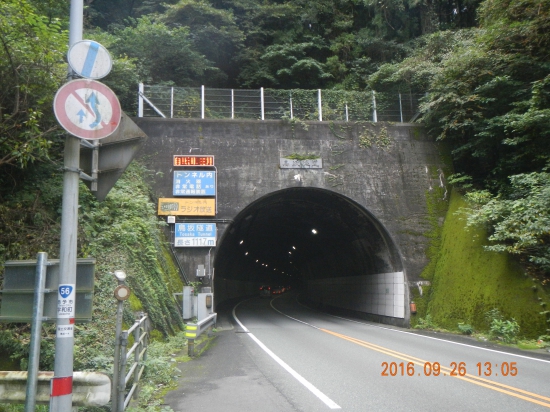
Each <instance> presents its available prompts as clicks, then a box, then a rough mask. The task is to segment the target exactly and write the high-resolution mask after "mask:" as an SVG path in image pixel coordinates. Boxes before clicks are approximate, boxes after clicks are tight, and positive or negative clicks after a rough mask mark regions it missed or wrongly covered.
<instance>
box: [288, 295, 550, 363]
mask: <svg viewBox="0 0 550 412" xmlns="http://www.w3.org/2000/svg"><path fill="white" fill-rule="evenodd" d="M296 302H298V304H299V305H301V306H303V307H305V308H308V309H310V310H313V311H315V309H313V308H310V307H309V306H306V305H304V304H302V303H301V302H300V301H298V300H296ZM317 312H319V311H317ZM320 313H324V314H325V315H327V316H331V317H333V318H337V319H342V320H347V321H348V322H352V323H359V324H361V325H365V326H370V327H372V328H378V329H384V330H387V331H390V332H397V333H404V334H406V335H412V336H417V337H419V338H425V339H432V340H438V341H441V342H446V343H452V344H453V345H459V346H466V347H468V348H473V349H479V350H485V351H488V352H495V353H500V354H501V355H508V356H515V357H516V358H523V359H529V360H532V361H537V362H544V363H550V361H547V360H545V359H539V358H532V357H530V356H525V355H518V354H515V353H509V352H503V351H500V350H496V349H489V348H482V347H481V346H474V345H468V344H467V343H460V342H453V341H452V340H447V339H441V338H434V337H432V336H426V335H420V334H418V333H412V332H407V331H404V330H398V329H392V328H385V327H384V326H378V325H372V324H370V323H366V322H361V321H358V320H353V319H348V318H344V317H342V316H336V315H331V314H330V313H325V312H320ZM285 316H286V315H285ZM300 322H302V321H300ZM302 323H305V322H302Z"/></svg>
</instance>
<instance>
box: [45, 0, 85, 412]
mask: <svg viewBox="0 0 550 412" xmlns="http://www.w3.org/2000/svg"><path fill="white" fill-rule="evenodd" d="M83 14H84V5H83V0H71V12H70V22H69V47H70V46H72V45H73V44H74V43H76V42H78V41H80V40H82V27H83ZM72 75H73V72H72V70H71V69H70V68H69V77H72ZM79 159H80V139H78V138H77V137H74V136H72V135H70V134H67V137H66V139H65V152H64V168H63V173H64V174H63V203H62V217H61V242H60V252H59V257H60V261H59V288H58V304H57V333H56V338H55V364H54V377H53V379H52V383H51V392H50V411H53V412H70V411H71V410H72V401H73V348H74V322H75V298H76V252H77V233H78V185H79V181H80V170H79V166H80V164H79V163H80V161H79Z"/></svg>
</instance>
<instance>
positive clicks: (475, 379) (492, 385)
mask: <svg viewBox="0 0 550 412" xmlns="http://www.w3.org/2000/svg"><path fill="white" fill-rule="evenodd" d="M319 330H321V331H323V332H325V333H328V334H330V335H333V336H336V337H338V338H341V339H344V340H347V341H349V342H352V343H355V344H356V345H359V346H363V347H365V348H367V349H371V350H374V351H377V352H381V353H383V354H386V355H389V356H392V357H394V358H397V359H401V360H404V361H407V362H411V363H414V364H415V365H419V366H424V365H425V364H426V363H430V364H433V363H434V362H428V361H425V360H423V359H420V358H416V357H414V356H411V355H407V354H405V353H401V352H397V351H394V350H392V349H388V348H385V347H383V346H379V345H375V344H374V343H370V342H366V341H363V340H360V339H357V338H353V337H351V336H346V335H342V334H340V333H337V332H333V331H330V330H328V329H323V328H320V329H319ZM440 369H441V370H444V371H447V372H453V369H451V368H449V367H446V366H443V365H441V364H440ZM454 372H455V374H451V373H449V376H452V377H453V378H457V379H460V380H463V381H466V382H470V383H473V384H475V385H478V386H482V387H484V388H488V389H492V390H494V391H497V392H501V393H504V394H506V395H510V396H514V397H516V398H519V399H523V400H526V401H529V402H532V403H535V404H538V405H541V406H545V407H547V408H550V403H546V402H541V401H539V400H537V399H533V398H539V399H543V400H545V401H548V402H550V398H548V397H546V396H542V395H538V394H536V393H532V392H529V391H525V390H523V389H519V388H515V387H513V386H509V385H506V384H503V383H499V382H495V381H491V380H489V379H485V378H482V377H480V376H475V375H470V374H465V375H463V376H460V375H458V374H456V370H454ZM498 386H500V387H501V388H506V389H509V390H506V389H501V388H499V387H498ZM510 391H515V392H518V393H513V392H510ZM520 393H522V394H525V395H527V396H523V395H520ZM528 396H531V398H529V397H528Z"/></svg>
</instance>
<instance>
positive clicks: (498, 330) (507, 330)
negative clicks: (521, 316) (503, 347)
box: [485, 308, 520, 343]
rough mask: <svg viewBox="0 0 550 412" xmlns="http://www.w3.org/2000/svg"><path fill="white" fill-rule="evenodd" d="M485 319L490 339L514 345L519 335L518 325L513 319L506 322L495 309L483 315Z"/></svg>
mask: <svg viewBox="0 0 550 412" xmlns="http://www.w3.org/2000/svg"><path fill="white" fill-rule="evenodd" d="M485 319H487V320H488V321H489V332H490V333H491V337H493V338H496V339H499V340H502V341H503V342H504V343H514V342H515V341H516V338H517V335H518V334H519V330H520V327H519V324H518V323H517V322H516V320H515V319H514V318H512V319H511V320H506V319H504V317H503V316H502V314H501V313H500V311H499V310H498V309H496V308H493V309H491V310H490V311H488V312H486V313H485Z"/></svg>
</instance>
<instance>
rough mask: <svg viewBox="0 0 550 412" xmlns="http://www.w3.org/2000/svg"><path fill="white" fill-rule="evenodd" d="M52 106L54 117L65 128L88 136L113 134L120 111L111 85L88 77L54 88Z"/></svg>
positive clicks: (94, 138) (98, 137) (117, 124)
mask: <svg viewBox="0 0 550 412" xmlns="http://www.w3.org/2000/svg"><path fill="white" fill-rule="evenodd" d="M53 107H54V112H55V117H56V118H57V121H58V122H59V124H60V125H61V126H62V127H63V128H64V129H65V130H66V131H68V132H69V133H71V134H72V135H74V136H76V137H80V138H82V139H87V140H96V139H103V138H104V137H107V136H109V135H111V134H113V133H114V132H115V130H116V129H117V128H118V126H119V124H120V119H121V112H122V110H121V108H120V103H119V101H118V98H117V97H116V95H115V94H114V92H113V91H112V90H111V89H109V88H108V87H107V86H105V85H104V84H103V83H100V82H97V81H95V80H88V79H78V80H73V81H70V82H68V83H65V84H64V85H63V86H62V87H61V88H60V89H59V90H58V91H57V93H56V95H55V98H54V103H53Z"/></svg>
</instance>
